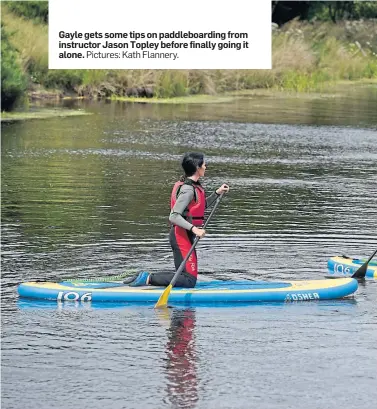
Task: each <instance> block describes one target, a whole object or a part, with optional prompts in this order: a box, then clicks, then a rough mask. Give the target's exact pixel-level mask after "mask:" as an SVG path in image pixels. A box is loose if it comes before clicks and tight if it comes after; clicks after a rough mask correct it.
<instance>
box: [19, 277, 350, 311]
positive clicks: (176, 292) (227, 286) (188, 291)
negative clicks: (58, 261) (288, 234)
mask: <svg viewBox="0 0 377 409" xmlns="http://www.w3.org/2000/svg"><path fill="white" fill-rule="evenodd" d="M357 288H358V283H357V280H355V279H353V278H339V279H334V280H330V279H327V280H310V281H282V282H270V281H220V280H217V281H207V282H198V283H197V285H196V287H195V288H178V287H177V288H173V289H172V290H171V293H170V296H169V305H174V304H184V305H195V304H198V305H199V304H201V305H209V304H216V303H254V302H294V301H318V300H332V299H338V298H343V297H346V296H348V295H351V294H353V293H354V292H355V291H356V290H357ZM164 289H165V287H152V286H146V287H130V286H127V285H124V284H123V283H103V282H102V283H101V282H97V283H95V282H89V283H88V282H82V283H81V282H64V281H63V282H60V283H52V282H28V283H23V284H20V285H19V287H18V294H19V296H20V297H22V298H30V299H39V300H51V301H55V302H65V301H74V302H90V301H93V302H127V303H144V304H155V303H156V302H157V300H158V299H159V297H160V295H161V294H162V292H163V291H164Z"/></svg>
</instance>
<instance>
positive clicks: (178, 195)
mask: <svg viewBox="0 0 377 409" xmlns="http://www.w3.org/2000/svg"><path fill="white" fill-rule="evenodd" d="M181 166H182V168H183V170H184V172H185V174H184V175H183V176H182V177H181V178H180V180H179V181H178V182H176V183H175V184H174V187H173V190H172V193H171V200H170V204H171V212H170V216H169V221H170V223H171V228H170V233H169V242H170V245H171V248H172V250H173V256H174V265H175V269H176V271H177V270H178V268H179V267H180V265H181V263H182V262H183V260H184V259H185V257H186V255H187V254H188V252H189V251H190V249H191V246H192V244H193V242H194V240H195V237H196V236H198V237H200V238H202V237H204V236H205V234H206V232H205V230H204V229H202V228H201V226H202V225H203V222H204V211H205V209H206V208H208V207H210V206H212V205H213V204H214V203H215V202H216V199H217V197H218V196H220V195H221V194H222V193H228V192H229V186H228V185H226V184H223V185H221V186H220V187H219V188H218V189H217V190H216V191H215V192H213V193H212V194H211V195H209V196H208V197H206V196H205V191H204V189H203V187H202V185H201V183H200V182H199V179H200V178H201V177H203V176H204V174H205V171H206V167H207V166H206V163H205V160H204V155H203V154H202V153H199V152H189V153H185V154H184V156H183V159H182V162H181ZM174 274H175V272H171V273H168V272H167V273H148V272H146V271H142V272H140V273H139V274H138V275H137V276H136V277H133V278H132V279H128V280H125V281H124V283H125V284H129V285H130V286H132V287H138V286H145V285H152V286H164V287H166V286H168V285H169V284H170V282H171V280H172V279H173V277H174ZM197 278H198V259H197V254H196V251H195V250H194V251H193V252H192V253H191V255H190V257H189V258H188V260H187V262H186V265H185V268H184V270H183V271H182V273H181V274H180V276H179V278H178V280H177V282H176V283H175V287H184V288H193V287H195V285H196V281H197Z"/></svg>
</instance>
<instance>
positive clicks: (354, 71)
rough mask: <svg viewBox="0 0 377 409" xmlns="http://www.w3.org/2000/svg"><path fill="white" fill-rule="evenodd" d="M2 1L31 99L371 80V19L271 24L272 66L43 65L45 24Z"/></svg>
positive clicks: (375, 32)
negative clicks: (63, 67) (134, 67)
mask: <svg viewBox="0 0 377 409" xmlns="http://www.w3.org/2000/svg"><path fill="white" fill-rule="evenodd" d="M1 7H2V22H3V23H4V29H5V30H6V32H7V33H9V42H10V44H11V45H12V46H13V47H14V48H15V49H17V50H20V52H19V60H20V66H21V67H22V70H23V71H24V75H25V76H26V77H27V83H28V89H27V93H28V96H29V98H30V99H31V98H33V93H34V95H35V89H36V88H37V89H38V92H40V95H41V96H42V98H43V95H44V94H46V95H47V94H48V93H49V92H50V91H51V90H54V92H55V94H56V95H57V98H59V99H63V98H66V97H67V96H68V97H70V98H71V97H85V98H90V99H103V98H109V99H123V98H126V99H127V100H128V101H134V102H139V101H140V97H142V100H143V101H145V100H150V101H151V102H152V103H155V102H157V100H161V101H159V102H161V103H165V102H169V103H174V100H170V98H181V97H187V96H190V97H191V98H192V99H191V100H192V101H195V98H197V97H198V98H200V99H201V100H202V102H205V101H206V99H205V98H203V97H202V95H207V96H213V97H215V98H218V97H219V96H220V95H223V94H224V93H227V92H232V91H242V90H259V89H277V90H284V91H293V92H299V93H304V92H312V91H321V89H323V88H324V87H327V85H328V84H329V83H330V84H331V83H335V82H338V81H354V80H360V79H363V78H367V79H373V78H377V58H376V55H377V43H376V38H377V22H376V21H375V20H363V21H342V22H339V23H337V24H333V23H330V22H319V21H318V22H297V21H292V22H290V23H287V24H285V25H284V26H282V27H280V28H279V27H277V26H276V25H273V27H272V31H273V35H272V60H273V68H272V69H271V70H49V69H48V26H47V25H46V24H43V23H40V22H39V23H36V22H33V21H30V20H26V19H24V18H21V17H19V16H17V15H15V14H14V13H12V12H11V11H10V10H9V9H8V7H7V6H6V4H2V5H1ZM194 97H195V98H194ZM220 98H221V97H220ZM167 99H168V101H165V100H167ZM207 100H208V101H210V102H212V101H213V100H211V99H210V98H208V99H207ZM185 101H186V102H185V103H190V102H189V101H190V99H187V100H185Z"/></svg>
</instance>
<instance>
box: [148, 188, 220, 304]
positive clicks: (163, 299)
mask: <svg viewBox="0 0 377 409" xmlns="http://www.w3.org/2000/svg"><path fill="white" fill-rule="evenodd" d="M223 196H224V193H221V195H220V196H219V197H218V198H217V199H216V203H215V205H214V206H213V209H212V211H211V213H210V215H209V216H208V218H207V220H206V222H205V223H204V226H203V229H205V228H206V227H207V225H208V223H209V221H210V220H211V218H212V216H213V214H214V213H215V211H216V208H217V206H218V205H219V204H220V202H221V199H222V198H223ZM199 240H200V237H198V236H197V237H196V238H195V240H194V243H193V244H192V246H191V249H190V251H189V252H188V253H187V255H186V257H185V259H184V260H183V261H182V263H181V265H180V266H179V268H178V270H177V271H176V273H175V274H174V277H173V278H172V280H171V282H170V284H169V285H168V286H167V287H166V288H165V290H164V292H163V293H162V294H161V296H160V298H159V299H158V301H157V303H156V305H155V306H154V307H155V308H161V307H166V306H167V304H168V299H169V295H170V291H171V289H172V288H173V287H174V284H175V283H176V282H177V280H178V277H179V275H180V274H181V273H182V271H183V270H184V268H185V265H186V262H187V260H188V259H189V257H190V256H191V253H192V252H193V251H194V249H195V247H196V245H197V244H198V241H199Z"/></svg>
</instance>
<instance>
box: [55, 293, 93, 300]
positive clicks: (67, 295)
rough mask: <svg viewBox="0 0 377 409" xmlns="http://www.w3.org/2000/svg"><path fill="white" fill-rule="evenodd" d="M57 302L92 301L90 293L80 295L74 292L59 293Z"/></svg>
mask: <svg viewBox="0 0 377 409" xmlns="http://www.w3.org/2000/svg"><path fill="white" fill-rule="evenodd" d="M56 299H57V301H92V293H85V294H82V295H80V294H79V293H76V292H75V291H69V292H64V291H59V292H58V296H57V298H56Z"/></svg>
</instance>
